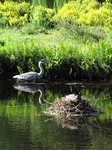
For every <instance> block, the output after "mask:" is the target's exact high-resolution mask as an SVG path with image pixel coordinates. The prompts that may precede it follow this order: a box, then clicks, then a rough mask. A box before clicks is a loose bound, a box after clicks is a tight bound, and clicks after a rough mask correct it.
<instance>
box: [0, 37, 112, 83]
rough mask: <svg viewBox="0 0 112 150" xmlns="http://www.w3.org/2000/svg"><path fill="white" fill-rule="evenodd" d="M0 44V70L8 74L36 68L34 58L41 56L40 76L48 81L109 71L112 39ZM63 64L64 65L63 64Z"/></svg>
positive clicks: (97, 74) (98, 74)
mask: <svg viewBox="0 0 112 150" xmlns="http://www.w3.org/2000/svg"><path fill="white" fill-rule="evenodd" d="M4 44H5V46H1V47H0V64H1V66H0V68H1V70H0V72H1V74H2V75H3V76H4V77H5V75H7V77H9V78H10V77H11V76H12V75H14V74H15V72H16V73H17V70H19V72H26V71H31V70H32V71H34V70H35V71H38V61H39V60H40V59H42V58H44V59H45V60H46V61H48V62H49V63H48V65H47V66H45V68H46V70H45V75H44V78H46V79H48V80H54V79H55V80H66V79H68V80H73V79H78V78H79V75H80V79H81V78H86V79H94V78H101V79H104V78H105V77H107V75H109V74H111V73H112V68H111V66H112V40H110V41H108V42H106V41H105V40H100V41H99V43H98V44H96V43H88V41H87V42H86V44H84V45H79V44H78V43H75V44H72V43H71V42H70V40H67V41H66V42H65V43H59V44H58V45H57V46H56V47H55V46H54V47H53V48H51V47H49V46H47V47H45V46H41V45H36V44H35V43H34V42H33V41H30V42H28V43H27V42H25V43H24V42H23V43H21V47H20V43H15V44H14V43H9V41H5V42H4ZM65 66H66V67H65Z"/></svg>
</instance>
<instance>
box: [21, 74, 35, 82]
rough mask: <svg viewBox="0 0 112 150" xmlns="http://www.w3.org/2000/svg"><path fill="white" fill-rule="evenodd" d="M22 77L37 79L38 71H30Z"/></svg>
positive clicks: (29, 79) (30, 79) (28, 79)
mask: <svg viewBox="0 0 112 150" xmlns="http://www.w3.org/2000/svg"><path fill="white" fill-rule="evenodd" d="M21 77H22V78H23V79H24V80H27V81H32V80H35V79H36V78H37V73H35V72H29V73H25V74H22V75H21Z"/></svg>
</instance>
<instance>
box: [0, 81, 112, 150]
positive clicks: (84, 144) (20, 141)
mask: <svg viewBox="0 0 112 150" xmlns="http://www.w3.org/2000/svg"><path fill="white" fill-rule="evenodd" d="M77 91H78V92H80V93H81V96H82V97H83V98H85V99H87V100H88V101H89V102H90V103H91V105H96V107H99V108H100V109H102V110H103V111H104V113H103V114H101V115H99V116H97V117H84V118H81V117H76V118H75V120H74V122H72V120H70V121H69V122H66V120H64V119H60V118H54V117H51V116H46V115H44V114H43V113H42V112H44V111H45V110H46V109H47V108H48V107H49V106H50V104H49V103H54V102H55V101H56V100H57V99H58V98H61V97H63V96H64V95H68V94H72V93H76V92H77ZM46 101H47V102H48V103H46ZM111 110H112V85H111V84H107V83H106V84H100V83H97V84H93V83H62V84H61V83H44V84H29V85H24V84H23V85H19V84H13V83H12V82H5V83H3V84H2V83H1V84H0V149H2V150H6V149H8V150H15V149H24V150H33V149H39V150H44V149H49V150H56V149H60V150H63V149H66V150H72V149H74V150H77V149H84V150H85V149H86V150H95V149H98V150H99V149H108V150H109V149H111V147H112V143H111V139H112V134H111V132H112V113H111ZM73 123H74V124H73ZM72 125H75V126H72Z"/></svg>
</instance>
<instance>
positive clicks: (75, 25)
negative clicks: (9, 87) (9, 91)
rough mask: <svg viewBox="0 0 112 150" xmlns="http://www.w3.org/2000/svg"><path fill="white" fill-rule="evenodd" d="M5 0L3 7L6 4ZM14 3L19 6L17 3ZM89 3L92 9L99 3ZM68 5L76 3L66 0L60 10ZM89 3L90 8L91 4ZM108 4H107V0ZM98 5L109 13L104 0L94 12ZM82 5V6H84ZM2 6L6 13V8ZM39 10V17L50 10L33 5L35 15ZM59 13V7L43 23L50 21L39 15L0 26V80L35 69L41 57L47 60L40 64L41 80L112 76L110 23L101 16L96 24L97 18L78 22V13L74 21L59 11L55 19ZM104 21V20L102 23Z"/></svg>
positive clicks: (97, 78) (100, 78) (88, 78)
mask: <svg viewBox="0 0 112 150" xmlns="http://www.w3.org/2000/svg"><path fill="white" fill-rule="evenodd" d="M88 3H89V2H88ZM6 4H7V3H6ZM6 4H5V6H4V7H6V6H7V5H6ZM14 4H15V5H17V6H18V9H19V4H17V3H14ZM78 4H79V7H82V6H86V5H87V4H86V3H83V4H82V3H80V2H78ZM90 4H94V7H95V10H96V8H97V6H99V4H98V3H97V2H96V3H93V1H91V3H90ZM23 5H25V6H26V7H27V8H29V7H28V5H26V4H25V3H22V4H21V5H20V8H21V7H22V6H23ZM68 6H69V7H70V6H71V7H70V8H71V9H72V7H73V6H74V7H76V4H75V2H74V3H72V2H70V3H68V4H66V5H64V7H63V8H62V11H63V10H64V8H65V12H66V13H65V14H67V12H68ZM90 6H91V7H92V9H94V7H93V5H90ZM104 6H105V7H104ZM108 6H109V7H110V6H111V4H108ZM4 7H3V8H4ZM10 7H13V5H12V4H11V5H10ZM7 8H9V6H7ZM100 8H102V9H105V10H106V11H107V15H109V14H108V7H107V3H104V5H102V7H101V6H100V7H98V8H97V10H96V12H98V9H100ZM85 9H86V7H84V10H85ZM110 9H111V7H110ZM4 10H5V9H3V11H4ZM6 10H7V11H6ZM6 10H5V11H6V14H7V13H8V9H6ZM39 10H41V11H40V14H38V13H36V12H39ZM89 10H91V9H88V13H91V12H90V11H89ZM95 10H94V11H95ZM43 12H45V16H43V19H45V18H46V17H47V16H48V14H49V13H48V12H51V13H50V15H51V16H52V13H53V10H49V9H48V10H47V11H45V8H42V7H36V10H35V11H34V14H36V15H37V16H36V19H38V16H41V15H42V14H43ZM81 12H82V13H83V14H85V13H86V12H85V11H82V9H81V10H80V11H79V14H80V13H81ZM88 13H87V14H86V15H88ZM94 13H95V12H94ZM20 14H21V13H20ZM60 14H61V10H59V12H58V13H57V14H56V15H55V18H58V19H57V20H55V21H56V22H55V21H54V22H52V21H51V16H49V18H48V20H47V22H46V21H45V20H44V23H48V22H49V23H50V24H49V23H48V24H42V22H41V21H42V20H41V17H40V18H39V19H40V21H39V23H40V22H41V24H37V22H38V21H37V20H36V21H35V22H34V21H29V22H28V20H27V22H26V23H25V24H24V25H19V24H18V25H16V26H15V25H6V26H2V27H1V28H0V77H1V78H2V79H3V80H4V79H12V77H13V75H15V74H19V73H23V72H28V71H37V72H39V69H38V61H40V60H41V59H45V60H46V61H47V62H48V64H47V65H46V66H44V68H45V74H44V76H43V80H48V81H65V80H69V81H73V80H111V79H112V75H111V74H112V67H111V66H112V29H111V26H110V24H109V25H108V20H106V21H107V22H106V21H105V20H104V19H105V18H103V22H101V24H99V23H100V20H99V22H97V23H98V24H95V22H94V23H93V24H91V23H90V24H87V22H84V23H83V24H81V23H79V22H78V21H79V18H80V17H81V16H80V17H79V18H77V19H78V20H77V22H75V21H74V17H73V16H71V18H64V17H65V16H64V15H63V18H61V19H59V18H60ZM73 14H74V13H73ZM73 14H72V15H73ZM29 15H30V14H29ZM100 15H101V14H100ZM25 16H26V15H24V17H25ZM10 17H12V16H10ZM10 17H9V22H10ZM16 17H17V16H16ZM19 17H20V16H19ZM102 17H103V16H101V18H102ZM46 19H47V18H46ZM80 19H81V18H80ZM89 19H90V18H89ZM18 20H19V18H18ZM2 21H3V20H2ZM15 21H17V20H15ZM19 21H20V20H19ZM85 21H86V20H85ZM89 21H92V20H89ZM104 22H106V23H107V24H103V23H104ZM18 23H19V22H18ZM52 23H53V24H52ZM106 25H107V26H106Z"/></svg>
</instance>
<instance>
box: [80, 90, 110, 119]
mask: <svg viewBox="0 0 112 150" xmlns="http://www.w3.org/2000/svg"><path fill="white" fill-rule="evenodd" d="M81 93H82V94H83V95H84V97H85V98H87V99H89V100H90V103H91V104H92V105H94V104H95V103H96V107H98V108H100V109H101V111H102V112H103V113H102V114H101V115H100V119H101V120H102V121H103V120H105V119H109V118H110V119H112V113H111V111H112V101H111V91H109V88H106V89H104V90H103V91H99V90H98V89H97V90H94V91H93V90H89V89H84V90H82V91H81Z"/></svg>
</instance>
